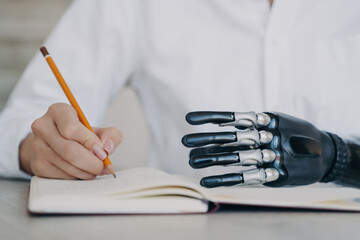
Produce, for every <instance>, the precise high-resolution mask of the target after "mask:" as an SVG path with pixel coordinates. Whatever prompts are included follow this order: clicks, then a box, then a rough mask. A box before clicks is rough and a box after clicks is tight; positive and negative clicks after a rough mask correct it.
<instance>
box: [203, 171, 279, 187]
mask: <svg viewBox="0 0 360 240" xmlns="http://www.w3.org/2000/svg"><path fill="white" fill-rule="evenodd" d="M279 176H280V173H279V171H278V170H277V169H275V168H254V169H249V170H245V171H242V172H239V173H230V174H225V175H217V176H210V177H204V178H203V179H201V181H200V184H201V186H204V187H208V188H212V187H220V186H233V185H237V184H241V185H253V184H264V183H267V182H274V181H276V180H277V179H279Z"/></svg>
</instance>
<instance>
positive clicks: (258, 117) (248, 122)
mask: <svg viewBox="0 0 360 240" xmlns="http://www.w3.org/2000/svg"><path fill="white" fill-rule="evenodd" d="M234 118H235V120H234V121H233V122H229V123H221V124H219V126H221V127H225V126H234V127H245V128H252V127H263V126H266V125H268V124H269V123H270V120H271V118H270V116H269V115H267V114H265V113H257V114H256V113H255V112H234Z"/></svg>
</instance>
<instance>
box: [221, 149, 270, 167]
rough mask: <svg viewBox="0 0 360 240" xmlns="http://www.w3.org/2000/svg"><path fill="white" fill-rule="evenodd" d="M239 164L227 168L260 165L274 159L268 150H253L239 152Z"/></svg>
mask: <svg viewBox="0 0 360 240" xmlns="http://www.w3.org/2000/svg"><path fill="white" fill-rule="evenodd" d="M238 155H239V162H237V163H234V164H230V165H227V166H244V165H261V164H263V163H267V162H272V161H274V160H275V158H276V154H275V152H274V151H272V150H270V149H263V150H261V149H255V150H245V151H239V152H238Z"/></svg>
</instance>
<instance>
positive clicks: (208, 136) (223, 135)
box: [181, 132, 237, 147]
mask: <svg viewBox="0 0 360 240" xmlns="http://www.w3.org/2000/svg"><path fill="white" fill-rule="evenodd" d="M181 141H182V143H183V144H184V145H185V146H186V147H201V146H205V145H208V144H225V143H233V142H236V141H237V138H236V133H235V132H217V133H193V134H188V135H185V136H184V137H183V138H182V140H181Z"/></svg>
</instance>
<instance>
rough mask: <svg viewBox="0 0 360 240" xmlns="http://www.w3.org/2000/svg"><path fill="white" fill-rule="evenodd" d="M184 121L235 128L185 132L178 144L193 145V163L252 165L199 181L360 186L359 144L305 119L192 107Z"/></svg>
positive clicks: (210, 183)
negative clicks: (203, 110) (238, 170)
mask: <svg viewBox="0 0 360 240" xmlns="http://www.w3.org/2000/svg"><path fill="white" fill-rule="evenodd" d="M186 120H187V122H188V123H190V124H192V125H199V124H206V123H213V124H218V125H219V126H233V127H235V129H234V130H236V131H231V132H216V133H195V134H188V135H186V136H184V137H183V139H182V143H183V144H184V145H185V146H186V147H190V148H194V149H192V150H191V152H190V161H189V163H190V165H191V167H193V168H205V167H210V166H215V165H222V166H234V165H235V166H250V170H244V171H240V172H236V173H230V174H225V175H218V176H208V177H205V178H203V179H202V180H201V185H202V186H205V187H218V186H232V185H237V184H240V185H247V184H264V185H266V186H271V187H281V186H286V185H306V184H311V183H314V182H318V181H322V182H330V181H338V182H339V183H343V184H351V185H353V186H360V146H359V145H357V144H345V143H344V141H343V140H342V139H341V138H339V137H338V136H337V135H335V134H332V133H327V132H322V131H320V130H318V129H317V128H315V127H314V126H313V125H312V124H310V123H309V122H306V121H304V120H301V119H298V118H295V117H292V116H289V115H286V114H283V113H275V112H267V113H257V114H256V113H255V112H191V113H188V114H187V115H186Z"/></svg>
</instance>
